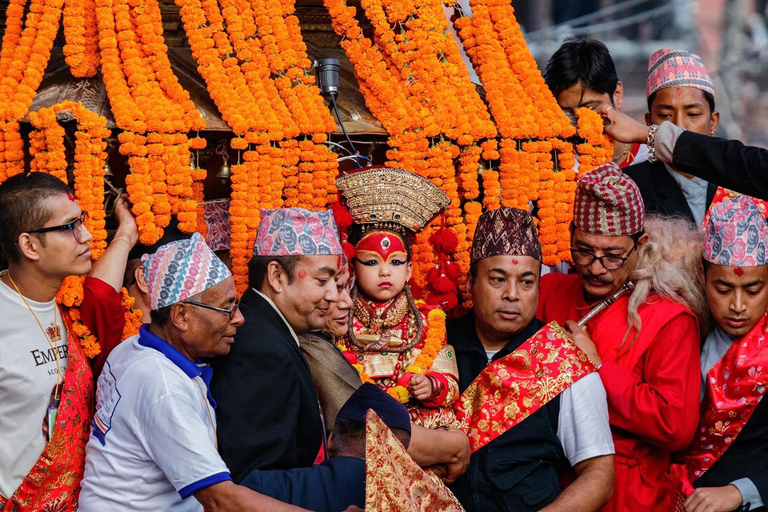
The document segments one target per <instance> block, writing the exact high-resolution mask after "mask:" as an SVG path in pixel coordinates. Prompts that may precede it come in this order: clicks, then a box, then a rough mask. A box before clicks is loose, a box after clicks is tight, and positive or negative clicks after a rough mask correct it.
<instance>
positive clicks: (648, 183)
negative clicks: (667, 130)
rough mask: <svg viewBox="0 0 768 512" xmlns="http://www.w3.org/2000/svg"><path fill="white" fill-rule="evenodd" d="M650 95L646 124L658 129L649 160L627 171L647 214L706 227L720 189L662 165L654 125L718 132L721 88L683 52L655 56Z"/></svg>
mask: <svg viewBox="0 0 768 512" xmlns="http://www.w3.org/2000/svg"><path fill="white" fill-rule="evenodd" d="M646 97H647V99H648V113H647V114H645V122H646V124H648V125H649V126H652V130H651V132H650V135H649V136H648V140H647V142H648V143H649V144H648V146H649V151H648V161H647V162H642V163H639V164H637V165H634V166H632V167H631V168H627V169H626V170H625V172H626V173H627V175H628V176H629V177H630V178H632V179H633V180H634V181H635V183H637V187H638V188H639V189H640V193H641V194H642V196H643V202H644V203H645V211H646V212H649V213H660V214H662V215H676V216H682V217H686V218H688V219H689V220H691V221H692V222H694V223H695V224H696V225H697V226H701V223H702V222H703V220H704V215H705V214H706V212H707V209H708V208H709V205H710V204H711V203H712V198H713V197H714V196H715V191H716V190H717V185H715V184H713V183H708V182H706V181H704V180H703V179H701V178H697V177H695V176H693V175H691V174H687V173H684V172H682V171H681V170H680V169H677V168H674V167H672V166H671V165H669V164H667V163H664V162H660V161H659V160H658V158H657V156H656V154H655V151H654V149H653V148H654V146H655V133H656V128H653V127H654V126H658V125H660V124H661V123H663V122H664V121H670V122H672V123H674V124H675V125H677V126H679V127H680V128H684V129H686V130H688V131H691V132H695V133H700V134H704V135H712V134H714V133H715V130H716V129H717V124H718V122H719V121H720V114H719V113H718V112H716V111H715V90H714V86H713V85H712V81H711V80H710V78H709V74H708V73H707V70H706V68H705V67H704V63H703V62H702V61H701V59H700V58H699V56H698V55H694V54H692V53H689V52H686V51H683V50H664V49H662V50H659V51H657V52H655V53H654V54H653V55H651V57H650V59H649V61H648V83H647V85H646Z"/></svg>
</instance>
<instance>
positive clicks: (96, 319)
mask: <svg viewBox="0 0 768 512" xmlns="http://www.w3.org/2000/svg"><path fill="white" fill-rule="evenodd" d="M80 317H81V318H82V320H83V323H84V324H85V326H86V327H88V329H89V330H90V331H91V333H92V334H93V335H94V336H96V339H98V340H99V343H100V344H101V352H100V353H99V355H98V356H97V357H96V359H94V361H93V375H94V378H95V379H98V377H99V374H100V373H101V369H102V368H103V367H104V362H105V361H106V360H107V356H108V355H109V353H110V352H112V349H114V348H115V347H116V346H117V345H118V344H119V343H120V342H121V341H123V327H124V326H125V309H123V304H122V295H121V294H120V292H117V291H115V289H114V288H112V286H111V285H109V284H107V283H105V282H104V281H102V280H101V279H97V278H95V277H90V276H89V277H86V278H85V282H84V283H83V304H82V305H81V306H80Z"/></svg>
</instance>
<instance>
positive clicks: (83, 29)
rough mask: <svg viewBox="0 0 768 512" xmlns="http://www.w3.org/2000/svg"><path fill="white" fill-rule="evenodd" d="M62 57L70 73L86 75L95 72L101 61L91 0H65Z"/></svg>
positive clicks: (92, 74)
mask: <svg viewBox="0 0 768 512" xmlns="http://www.w3.org/2000/svg"><path fill="white" fill-rule="evenodd" d="M63 24H64V39H65V40H66V44H65V45H64V58H65V60H66V61H67V64H69V68H70V70H71V72H72V75H73V76H76V77H82V78H89V77H93V76H95V75H96V73H97V72H98V70H99V66H100V64H101V55H100V53H99V38H98V30H99V29H98V24H97V22H96V4H95V2H94V0H65V2H64V13H63Z"/></svg>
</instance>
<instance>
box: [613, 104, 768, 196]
mask: <svg viewBox="0 0 768 512" xmlns="http://www.w3.org/2000/svg"><path fill="white" fill-rule="evenodd" d="M601 113H602V114H603V115H604V116H605V117H607V118H608V120H609V121H610V123H611V124H609V125H608V126H606V128H605V133H607V134H608V135H610V136H611V137H613V138H614V139H615V140H617V141H620V142H624V143H630V142H644V141H646V140H647V138H648V131H649V128H648V126H646V125H644V124H642V123H638V122H637V121H635V120H634V119H632V118H631V117H629V116H627V115H625V114H622V113H621V112H618V111H617V110H615V109H612V108H611V109H607V110H606V109H603V110H602V111H601ZM654 146H655V153H656V157H657V158H658V159H659V161H660V162H665V163H668V164H671V165H673V166H674V167H675V168H676V169H679V170H681V171H683V172H686V173H689V174H692V175H694V176H698V177H699V178H702V179H704V180H706V181H708V182H710V183H716V184H717V185H719V186H721V187H725V188H729V189H731V190H734V191H736V192H740V193H742V194H747V195H750V196H752V197H756V198H758V199H762V200H765V201H768V150H766V149H764V148H759V147H754V146H745V145H744V144H742V143H741V142H739V141H738V140H725V139H720V138H717V137H711V136H708V135H703V134H700V133H695V132H691V131H686V130H684V129H682V128H680V127H678V126H675V125H674V124H672V123H671V122H668V121H665V122H663V123H661V124H660V125H659V127H658V129H657V130H656V134H655V144H654Z"/></svg>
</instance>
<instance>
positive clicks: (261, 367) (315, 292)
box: [211, 208, 342, 483]
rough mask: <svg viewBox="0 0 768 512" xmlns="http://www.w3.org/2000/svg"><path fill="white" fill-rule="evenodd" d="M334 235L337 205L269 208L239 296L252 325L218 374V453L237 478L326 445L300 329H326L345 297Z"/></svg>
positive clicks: (312, 455) (293, 461)
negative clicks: (331, 312) (333, 309)
mask: <svg viewBox="0 0 768 512" xmlns="http://www.w3.org/2000/svg"><path fill="white" fill-rule="evenodd" d="M337 233H338V231H337V229H336V224H335V223H334V221H333V216H332V213H331V212H330V211H324V212H310V211H307V210H302V209H298V208H286V209H281V210H262V221H261V224H260V226H259V233H258V236H257V239H256V243H255V245H254V257H253V258H252V259H251V261H250V263H249V285H250V286H249V288H248V290H247V291H246V292H245V293H244V294H243V296H242V299H241V302H240V311H241V312H242V313H243V316H244V317H245V324H244V325H243V326H242V328H240V329H238V333H237V335H236V336H235V343H234V344H233V345H232V350H231V351H230V353H229V355H227V356H225V357H223V358H219V359H218V360H216V361H214V363H213V364H214V372H213V380H212V381H211V392H212V394H213V397H214V398H215V400H216V402H217V403H218V407H217V409H216V416H217V419H218V439H219V451H220V453H221V456H222V458H223V459H224V462H226V464H227V467H228V468H229V469H230V473H231V475H232V478H233V480H234V481H235V482H237V483H239V482H240V481H242V479H243V478H245V476H246V475H248V473H250V472H251V471H253V470H254V469H290V468H297V467H308V466H311V465H312V464H313V463H314V462H315V459H316V458H317V456H318V455H319V453H320V451H321V447H323V446H324V430H323V424H322V419H321V416H320V409H319V406H318V401H317V394H316V393H315V389H314V387H313V385H312V375H311V373H310V369H309V365H308V364H307V361H306V359H305V358H304V356H303V354H302V352H301V349H300V348H299V342H298V338H297V334H301V333H304V332H308V331H311V330H316V329H320V328H322V327H323V324H324V315H325V314H326V313H327V311H328V309H329V308H330V307H331V304H332V303H333V302H334V301H336V300H337V298H338V289H337V287H336V282H335V280H334V277H335V275H336V274H337V273H338V272H339V270H340V269H341V254H342V251H341V244H340V242H339V240H338V234H337Z"/></svg>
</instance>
